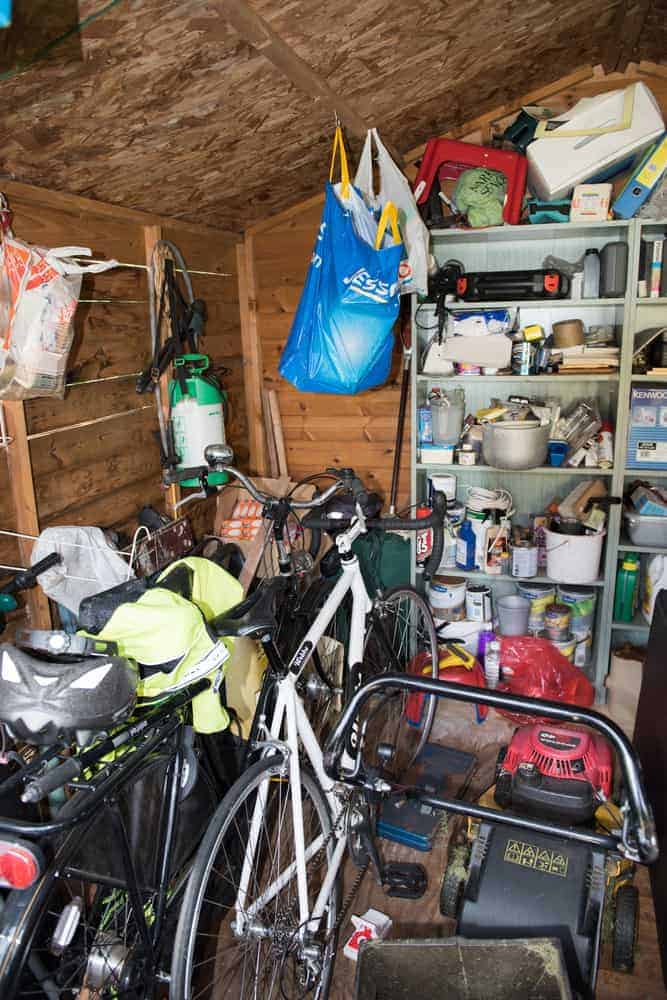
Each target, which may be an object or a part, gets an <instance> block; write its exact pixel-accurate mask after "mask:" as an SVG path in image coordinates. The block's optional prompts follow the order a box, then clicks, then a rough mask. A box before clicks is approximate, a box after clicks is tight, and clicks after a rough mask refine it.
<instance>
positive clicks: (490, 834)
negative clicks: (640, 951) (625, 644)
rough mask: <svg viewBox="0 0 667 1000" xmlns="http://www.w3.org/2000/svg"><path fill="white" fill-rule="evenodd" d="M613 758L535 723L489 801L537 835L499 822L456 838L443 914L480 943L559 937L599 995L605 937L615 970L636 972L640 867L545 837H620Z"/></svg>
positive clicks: (504, 759) (582, 733) (574, 735)
mask: <svg viewBox="0 0 667 1000" xmlns="http://www.w3.org/2000/svg"><path fill="white" fill-rule="evenodd" d="M612 785H613V758H612V752H611V747H610V745H609V743H608V742H607V741H606V740H605V739H604V738H603V737H602V736H600V735H598V734H595V733H591V732H589V731H586V730H583V729H581V730H580V729H575V728H573V727H570V726H555V725H551V724H544V723H535V724H532V725H529V726H523V727H521V728H519V729H517V730H516V732H515V733H514V736H513V737H512V739H511V741H510V743H509V745H508V746H507V747H503V749H502V750H501V751H500V753H499V755H498V763H497V769H496V783H495V786H494V787H493V788H492V789H490V790H489V792H488V793H486V794H485V795H484V796H482V799H481V800H480V802H481V803H484V804H486V805H491V806H493V805H494V804H495V805H496V806H498V807H500V809H501V810H503V811H504V810H510V811H512V812H513V813H518V814H521V815H524V816H528V817H532V818H533V819H535V820H536V821H538V822H537V823H536V828H535V829H534V830H533V831H531V832H530V834H529V835H526V834H522V833H518V832H517V831H516V830H512V829H511V828H508V827H504V826H498V825H496V824H494V823H493V822H488V821H485V822H481V823H479V822H477V823H475V822H469V823H468V828H467V831H466V833H465V835H464V836H463V837H461V836H460V835H459V837H458V840H457V838H456V837H454V838H453V843H452V846H451V848H450V854H449V859H448V865H447V869H446V870H445V874H444V878H443V882H442V888H441V896H440V909H441V912H442V914H443V916H448V917H452V918H454V919H455V920H456V921H457V934H459V935H461V936H462V937H472V938H513V937H514V938H516V937H534V936H536V935H537V936H545V937H547V936H549V937H558V938H559V939H560V941H561V945H562V948H563V953H564V958H565V961H566V964H567V967H568V972H569V975H570V980H571V984H572V988H573V990H574V991H575V994H576V995H577V996H581V997H591V996H592V995H593V989H594V983H595V978H596V975H597V968H598V962H599V952H600V944H601V941H602V938H603V936H604V937H606V938H609V939H610V940H611V943H612V964H613V967H614V968H615V969H617V970H619V971H625V972H629V971H631V970H632V967H633V964H634V946H635V939H636V929H637V916H638V893H637V889H636V888H635V886H634V885H633V884H632V878H633V874H634V864H633V863H632V861H628V860H626V859H623V858H621V857H620V855H618V854H615V853H609V852H606V851H603V850H599V849H596V848H595V847H592V846H590V845H588V844H586V843H568V842H567V841H565V840H563V839H561V838H560V837H558V836H554V835H553V833H551V832H550V831H549V832H547V831H543V830H542V829H540V823H539V821H544V823H545V824H547V823H552V822H558V823H559V824H563V825H565V826H567V827H570V828H588V829H589V830H595V829H597V830H604V831H606V832H609V833H611V834H616V835H618V834H619V833H620V831H621V828H622V825H623V817H622V814H621V812H620V810H619V809H618V808H617V807H616V806H615V805H614V804H613V803H612V802H611V794H612Z"/></svg>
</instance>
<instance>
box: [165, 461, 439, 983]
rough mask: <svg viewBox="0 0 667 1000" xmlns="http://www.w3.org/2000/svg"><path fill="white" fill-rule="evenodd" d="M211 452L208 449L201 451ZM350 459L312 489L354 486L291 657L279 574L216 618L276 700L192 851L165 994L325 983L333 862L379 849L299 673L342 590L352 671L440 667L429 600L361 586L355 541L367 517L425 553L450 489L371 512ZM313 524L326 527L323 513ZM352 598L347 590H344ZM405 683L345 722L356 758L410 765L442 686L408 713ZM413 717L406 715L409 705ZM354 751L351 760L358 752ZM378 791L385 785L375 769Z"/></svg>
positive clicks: (334, 898)
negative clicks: (264, 673) (327, 585)
mask: <svg viewBox="0 0 667 1000" xmlns="http://www.w3.org/2000/svg"><path fill="white" fill-rule="evenodd" d="M207 457H208V456H207ZM217 462H218V465H224V467H225V470H226V471H227V472H229V473H230V474H231V475H233V476H235V477H236V478H237V479H238V480H240V481H241V483H242V484H243V485H244V486H245V487H246V488H247V489H248V490H249V491H250V492H251V494H252V495H253V496H255V497H256V499H258V500H259V501H260V502H262V503H264V504H265V505H266V504H270V503H275V502H279V501H278V499H277V498H271V497H268V496H266V494H262V493H260V492H259V491H258V490H257V489H256V488H255V487H254V485H253V484H252V482H251V481H249V480H248V479H247V478H246V477H245V476H244V475H243V474H242V473H239V472H238V471H237V470H234V469H232V468H231V467H230V466H229V465H228V464H226V462H225V461H224V456H223V458H222V460H221V458H220V457H219V456H218V458H217ZM350 473H351V470H345V473H344V475H343V476H342V478H341V480H339V481H338V482H337V483H334V485H333V486H332V487H330V488H329V489H328V490H326V491H325V493H324V494H323V495H322V496H321V497H319V498H316V499H314V500H312V501H300V502H299V505H300V506H302V507H303V506H309V507H324V506H325V505H327V504H329V501H330V500H331V498H332V497H333V494H334V493H336V492H338V491H340V490H341V488H344V489H346V490H347V491H348V493H350V492H351V494H352V498H353V506H352V508H351V509H352V510H353V511H354V513H353V514H352V516H351V517H350V518H349V520H348V521H347V523H339V525H338V529H339V530H337V532H336V534H335V544H336V546H337V549H338V553H339V556H340V575H339V578H338V579H337V581H336V582H335V584H334V585H333V588H332V590H331V592H330V593H329V595H328V596H327V597H326V600H325V601H324V603H323V605H322V607H321V609H320V610H319V612H318V613H317V615H316V617H315V618H314V620H313V621H312V624H311V626H310V627H309V628H308V630H307V632H306V634H305V635H304V636H303V639H302V641H301V642H300V643H299V644H298V646H297V648H296V651H295V652H294V654H293V656H292V658H291V660H290V662H289V663H284V662H283V661H282V659H281V656H280V654H279V652H278V649H277V646H276V644H275V641H274V634H275V618H274V616H273V613H272V608H273V606H274V602H275V601H276V600H279V599H280V592H281V587H282V584H283V582H284V581H281V578H280V577H277V578H276V579H275V580H272V581H269V582H268V583H267V584H264V585H263V586H262V587H260V589H259V590H258V591H257V592H256V594H255V595H253V596H252V597H251V598H250V599H249V600H247V601H246V602H244V604H243V605H239V606H238V607H237V608H235V609H232V611H231V612H229V613H228V615H226V616H225V618H224V619H220V620H218V621H217V622H214V623H213V627H214V630H215V631H216V632H217V634H219V635H246V636H251V637H254V638H256V639H258V640H259V641H261V642H262V645H263V646H264V649H265V651H266V654H267V657H268V661H269V668H268V671H269V673H270V679H271V682H272V691H273V694H274V698H273V708H272V711H271V712H269V711H268V710H267V711H266V714H265V715H260V717H259V719H258V723H259V725H258V727H256V731H258V732H259V734H260V737H259V740H258V746H257V749H258V752H259V759H258V760H257V761H256V762H255V763H254V764H251V765H250V767H249V768H248V769H247V770H246V771H245V772H244V773H243V774H242V775H241V777H240V778H239V779H238V781H237V782H236V783H235V784H234V785H233V786H232V788H231V789H230V791H229V792H228V793H227V795H226V796H225V798H224V800H223V801H222V803H221V804H220V806H219V808H218V810H217V812H216V814H215V816H214V817H213V820H212V821H211V823H210V826H209V828H208V832H207V834H206V836H205V837H204V839H203V841H202V843H201V847H200V850H199V852H198V854H197V857H196V860H195V863H194V866H193V869H192V873H191V876H190V880H189V884H188V888H187V890H186V894H185V897H184V900H183V905H182V908H181V911H180V916H179V922H178V928H177V932H176V938H175V944H174V955H173V961H172V970H171V977H170V978H171V984H170V998H171V1000H185V998H188V1000H204V998H206V1000H218V998H219V1000H222V998H226V1000H232V998H238V1000H241V998H246V997H253V998H256V1000H272V998H286V997H289V998H300V997H306V996H307V997H312V998H315V1000H324V998H326V996H327V995H328V991H329V985H330V981H331V975H332V970H333V963H334V957H335V950H336V938H337V932H338V926H339V923H340V918H341V908H340V881H341V879H340V873H341V867H342V864H343V861H344V858H345V854H346V850H347V847H348V845H349V847H350V849H351V851H352V853H353V856H354V859H355V861H357V862H358V863H359V865H360V866H363V865H364V864H365V863H366V862H367V861H368V859H369V858H370V859H371V860H373V859H374V860H375V862H376V868H378V871H379V867H378V859H377V855H375V854H374V847H373V842H372V835H370V830H369V816H368V807H367V806H366V799H365V797H364V796H363V795H360V794H359V793H357V792H356V791H355V790H353V789H352V788H351V787H349V786H346V785H344V784H341V783H337V782H334V781H333V780H332V779H331V778H330V777H328V776H327V774H326V772H325V769H324V764H323V753H322V748H321V746H320V743H319V741H318V738H317V736H316V735H315V732H314V730H313V727H312V725H311V722H310V720H309V717H308V712H307V709H306V707H305V706H304V702H303V700H302V698H301V695H300V693H299V692H300V689H301V687H302V685H301V684H300V678H301V676H302V674H303V672H304V670H305V669H306V667H307V665H308V663H309V661H310V660H311V659H312V655H313V650H315V649H317V647H318V644H319V643H320V642H322V641H323V639H326V636H327V629H328V628H329V625H330V623H331V622H332V620H333V619H334V617H335V615H336V612H337V611H338V609H339V608H340V607H341V604H342V603H343V601H345V600H346V598H347V595H348V594H351V615H350V627H349V637H348V642H347V656H348V670H349V671H353V672H354V675H355V676H356V677H357V678H358V680H359V682H363V681H365V680H366V679H367V678H368V677H369V676H375V675H377V674H381V673H382V672H387V671H392V672H393V673H394V674H396V673H401V674H405V673H407V672H409V671H414V670H415V669H417V670H419V671H420V672H421V671H422V670H423V671H426V672H428V674H429V676H437V669H438V668H437V664H438V648H437V638H436V633H435V628H434V625H433V620H432V617H431V613H430V610H429V608H428V605H427V604H426V602H425V601H424V599H423V598H422V597H421V596H420V594H419V593H418V592H417V591H416V590H415V589H413V588H411V587H409V586H405V587H398V588H394V589H393V590H390V591H388V592H386V593H380V594H378V595H377V596H376V597H374V598H371V596H369V594H368V591H367V589H366V586H365V584H364V580H363V577H362V574H361V570H360V567H359V561H358V559H357V557H356V555H354V553H353V551H352V545H353V543H354V541H355V539H357V538H358V537H359V536H360V535H362V534H363V533H364V532H366V531H367V530H368V529H369V528H370V527H371V526H372V527H376V528H378V527H380V528H383V529H385V530H387V529H389V530H398V529H402V530H406V529H408V530H415V531H416V530H419V529H425V528H428V527H429V526H431V527H433V530H434V539H435V541H434V552H433V557H434V558H433V559H432V562H431V565H436V566H437V564H438V562H439V559H440V553H441V545H442V538H441V529H442V521H443V513H444V504H445V500H444V497H442V496H441V495H438V496H437V497H436V498H435V501H434V510H433V514H432V515H431V518H430V519H426V520H423V519H411V520H406V519H402V518H392V519H372V520H371V519H369V518H367V517H366V516H365V514H364V504H365V501H366V499H367V494H366V493H365V491H364V489H363V486H362V484H361V483H360V482H359V480H357V479H356V478H355V477H354V475H353V474H352V475H350ZM319 526H320V527H327V528H328V529H329V530H331V527H332V522H331V520H328V521H326V520H325V521H322V523H321V524H320V525H319ZM348 600H349V598H348ZM407 697H408V695H407V694H406V693H405V692H400V691H399V692H396V691H393V692H390V693H387V692H384V693H383V694H382V696H381V697H379V698H378V699H375V701H374V702H373V704H372V705H371V706H370V708H369V711H368V712H367V714H366V715H365V716H364V718H363V720H361V721H360V723H359V725H358V726H357V727H356V728H354V730H352V732H351V737H350V739H348V743H347V748H346V759H347V761H348V763H349V764H350V765H352V767H353V768H354V766H356V767H359V766H360V763H361V758H362V754H363V753H364V752H365V751H364V747H371V746H374V747H377V748H379V749H380V752H381V754H382V755H383V765H384V768H385V773H386V774H391V776H392V777H393V778H398V777H399V776H400V775H401V774H404V773H405V772H406V770H407V768H408V767H409V766H410V764H411V763H412V761H413V760H414V758H415V757H416V756H417V754H418V753H419V751H420V749H421V748H422V747H423V745H424V743H425V741H426V739H427V737H428V734H429V731H430V727H431V723H432V720H433V714H434V710H435V703H436V700H437V699H436V698H435V697H434V696H432V697H431V696H427V697H425V698H424V699H423V703H422V710H421V714H420V716H419V717H418V719H417V720H416V721H415V722H414V723H410V722H408V721H407V718H406V711H405V709H406V699H407ZM413 715H414V713H413ZM354 762H356V764H355V763H354ZM375 773H376V774H377V777H376V779H374V780H375V782H376V783H377V787H378V790H379V791H381V790H382V789H383V788H384V789H385V790H386V789H387V788H388V787H389V786H388V785H387V783H386V781H385V779H384V777H381V776H380V770H379V769H378V770H377V771H376V772H375ZM408 868H409V866H403V867H401V866H395V867H394V868H393V869H392V870H391V871H390V870H389V869H388V868H386V869H384V875H383V878H385V879H391V880H392V884H394V883H398V882H400V881H401V879H404V878H407V879H408V880H409V879H410V871H408V870H407V869H408Z"/></svg>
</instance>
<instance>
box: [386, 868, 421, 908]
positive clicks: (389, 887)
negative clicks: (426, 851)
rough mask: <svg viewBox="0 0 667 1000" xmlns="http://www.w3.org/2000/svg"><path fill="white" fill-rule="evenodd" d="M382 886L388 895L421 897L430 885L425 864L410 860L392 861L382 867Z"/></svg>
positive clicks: (404, 897)
mask: <svg viewBox="0 0 667 1000" xmlns="http://www.w3.org/2000/svg"><path fill="white" fill-rule="evenodd" d="M382 886H383V888H384V891H385V892H386V893H387V895H388V896H398V897H399V898H400V899H420V898H421V897H422V896H423V895H424V893H425V892H426V889H427V887H428V876H427V874H426V869H425V868H424V866H423V865H420V864H418V863H417V862H414V863H413V862H410V861H390V862H389V863H388V864H386V865H385V866H384V868H383V869H382Z"/></svg>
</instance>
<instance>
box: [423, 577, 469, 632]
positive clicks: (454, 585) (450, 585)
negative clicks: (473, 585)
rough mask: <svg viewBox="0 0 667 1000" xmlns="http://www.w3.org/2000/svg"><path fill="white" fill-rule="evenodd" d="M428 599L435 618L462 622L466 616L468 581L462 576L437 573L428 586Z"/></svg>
mask: <svg viewBox="0 0 667 1000" xmlns="http://www.w3.org/2000/svg"><path fill="white" fill-rule="evenodd" d="M428 600H429V604H430V605H431V609H432V611H433V615H434V617H435V618H440V619H441V620H443V621H447V622H460V621H463V619H464V618H465V608H466V582H465V580H464V579H462V577H460V576H440V575H439V574H436V575H435V576H434V577H433V579H432V580H431V582H430V584H429V588H428Z"/></svg>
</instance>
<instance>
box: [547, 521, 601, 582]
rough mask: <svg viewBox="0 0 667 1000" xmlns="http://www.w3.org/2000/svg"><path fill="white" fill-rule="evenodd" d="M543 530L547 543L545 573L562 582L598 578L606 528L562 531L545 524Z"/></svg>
mask: <svg viewBox="0 0 667 1000" xmlns="http://www.w3.org/2000/svg"><path fill="white" fill-rule="evenodd" d="M544 534H545V536H546V543H547V576H550V577H551V579H552V580H558V581H560V582H562V583H590V582H591V581H592V580H597V578H598V574H599V572H600V559H601V557H602V543H603V542H604V536H605V534H606V532H604V531H599V532H597V534H594V535H563V534H559V533H557V532H555V531H552V530H551V529H550V528H545V531H544Z"/></svg>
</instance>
